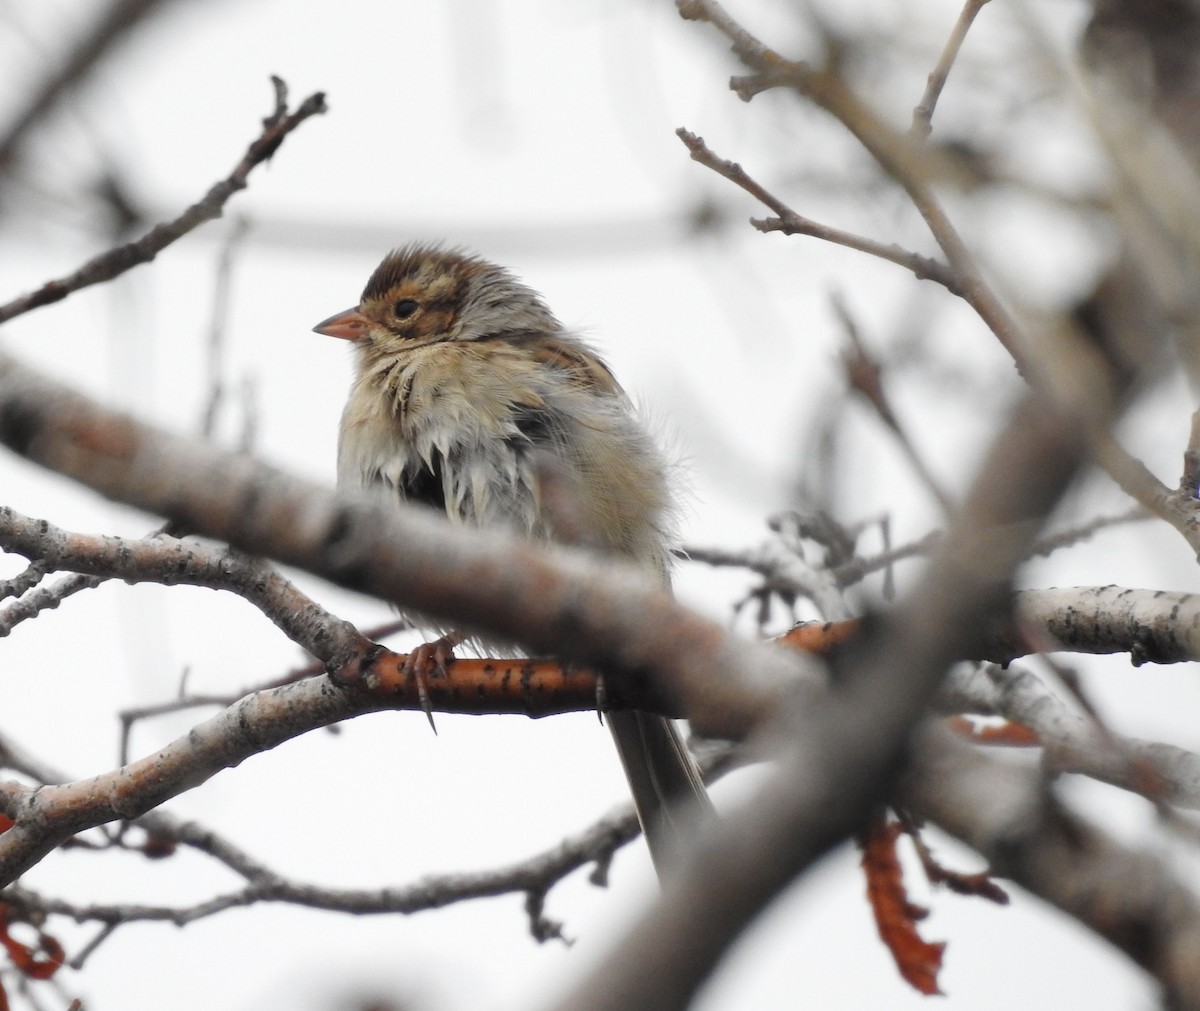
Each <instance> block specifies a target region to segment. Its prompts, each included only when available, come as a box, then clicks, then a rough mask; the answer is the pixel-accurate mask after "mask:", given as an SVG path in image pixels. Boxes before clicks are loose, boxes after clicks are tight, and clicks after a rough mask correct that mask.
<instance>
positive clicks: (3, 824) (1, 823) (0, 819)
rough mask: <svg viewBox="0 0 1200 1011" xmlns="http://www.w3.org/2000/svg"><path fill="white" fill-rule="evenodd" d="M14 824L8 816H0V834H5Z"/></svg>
mask: <svg viewBox="0 0 1200 1011" xmlns="http://www.w3.org/2000/svg"><path fill="white" fill-rule="evenodd" d="M15 824H16V822H15V821H13V820H12V819H11V818H10V817H9V816H8V815H6V814H0V832H7V831H8V830H9V829H10V828H12V827H13V826H14V825H15Z"/></svg>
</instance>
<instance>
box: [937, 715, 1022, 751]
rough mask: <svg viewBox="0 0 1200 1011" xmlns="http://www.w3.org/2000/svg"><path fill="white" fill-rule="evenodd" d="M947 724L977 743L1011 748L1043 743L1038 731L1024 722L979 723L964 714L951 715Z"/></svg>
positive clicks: (957, 732)
mask: <svg viewBox="0 0 1200 1011" xmlns="http://www.w3.org/2000/svg"><path fill="white" fill-rule="evenodd" d="M946 724H947V726H949V727H950V729H951V730H953V731H954V732H955V733H956V734H959V735H961V736H963V737H965V738H967V739H968V740H971V741H974V742H975V743H976V744H994V745H1001V746H1003V747H1009V748H1036V747H1039V746H1040V745H1041V743H1042V741H1041V738H1039V737H1038V735H1037V731H1035V730H1033V729H1031V728H1030V727H1027V726H1025V724H1023V723H1013V722H1011V721H1005V722H1004V723H1001V724H999V725H995V724H977V723H973V722H971V721H970V720H968V719H967V718H966V717H964V716H950V717H947V719H946Z"/></svg>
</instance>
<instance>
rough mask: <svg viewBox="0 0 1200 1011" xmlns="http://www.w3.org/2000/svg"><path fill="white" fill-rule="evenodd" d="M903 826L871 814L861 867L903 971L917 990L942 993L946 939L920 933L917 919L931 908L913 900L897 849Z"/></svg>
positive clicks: (874, 907)
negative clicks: (934, 939) (932, 938)
mask: <svg viewBox="0 0 1200 1011" xmlns="http://www.w3.org/2000/svg"><path fill="white" fill-rule="evenodd" d="M901 831H902V827H901V826H900V824H899V823H897V822H890V823H889V822H888V821H887V818H886V816H884V815H880V816H879V817H877V818H874V819H872V821H871V824H870V825H869V826H868V827H867V829H866V831H865V832H863V834H862V835H861V836H860V838H859V847H860V848H861V850H862V867H863V871H864V872H865V874H866V877H867V899H868V901H869V902H870V903H871V911H872V912H873V913H874V914H875V926H876V929H878V931H879V936H880V938H881V939H882V941H883V943H884V944H885V945H887V948H888V951H890V952H891V953H892V959H893V960H894V961H895V963H896V968H897V969H899V970H900V975H901V976H903V977H904V979H905V980H906V981H907V982H908V984H909V985H910V986H911V987H912V988H913V989H914V990H916V991H917V992H918V993H923V994H929V995H932V994H940V993H941V992H942V991H941V990H940V989H939V988H938V980H937V975H938V972H939V971H940V969H941V967H942V952H943V951H944V950H945V947H946V945H945V944H944V943H943V942H941V941H938V942H935V943H930V942H928V941H926V940H925V939H924V938H922V937H921V935H920V934H919V933H917V926H916V921H917V920H920V919H923V918H924V917H925V916H926V915H928V910H926V909H922V908H921V907H920V906H917V905H914V904H913V903H911V902H909V901H908V893H907V892H906V891H905V889H904V875H903V871H902V870H901V868H900V860H899V858H898V857H897V855H896V839H897V837H898V836H899V835H900V833H901Z"/></svg>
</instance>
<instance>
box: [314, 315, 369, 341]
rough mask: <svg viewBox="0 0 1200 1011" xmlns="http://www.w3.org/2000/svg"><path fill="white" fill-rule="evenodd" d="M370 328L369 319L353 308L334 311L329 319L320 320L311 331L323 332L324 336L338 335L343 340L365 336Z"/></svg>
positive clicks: (353, 339)
mask: <svg viewBox="0 0 1200 1011" xmlns="http://www.w3.org/2000/svg"><path fill="white" fill-rule="evenodd" d="M370 329H371V321H370V320H369V319H367V317H366V316H364V315H363V314H362V313H361V312H359V311H358V309H357V308H354V309H346V310H343V311H342V312H337V313H334V314H333V315H332V316H330V317H329V319H323V320H321V322H320V323H318V324H317V325H316V326H315V327H313V332H314V333H320V334H324V335H325V336H326V337H340V338H342V340H345V341H356V340H358V339H359V338H360V337H364V336H366V333H367V331H368V330H370Z"/></svg>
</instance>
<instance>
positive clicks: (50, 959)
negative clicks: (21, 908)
mask: <svg viewBox="0 0 1200 1011" xmlns="http://www.w3.org/2000/svg"><path fill="white" fill-rule="evenodd" d="M8 923H9V907H8V905H7V904H5V903H0V945H3V946H4V950H5V951H7V952H8V957H9V960H10V961H11V962H12V964H13V966H14V967H15V968H16V969H17V970H18V971H20V972H21V973H23V974H24V975H26V976H28V977H29V978H30V979H49V978H50V977H51V976H53V975H54V974H55V973H56V972H58V970H59V969H61V968H62V965H63V962H65V961H66V958H67V953H66V952H65V951H64V950H63V946H62V945H61V944H60V943H59V941H58V938H56V937H54V936H53V935H51V934H46V933H43V932H42V931H38V946H37V947H36V948H31V947H30V946H29V945H27V944H23V943H22V942H20V941H18V940H17V939H16V938H15V937H13V936H12V935H11V934H10V933H9V932H8ZM0 1011H2V1009H0Z"/></svg>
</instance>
